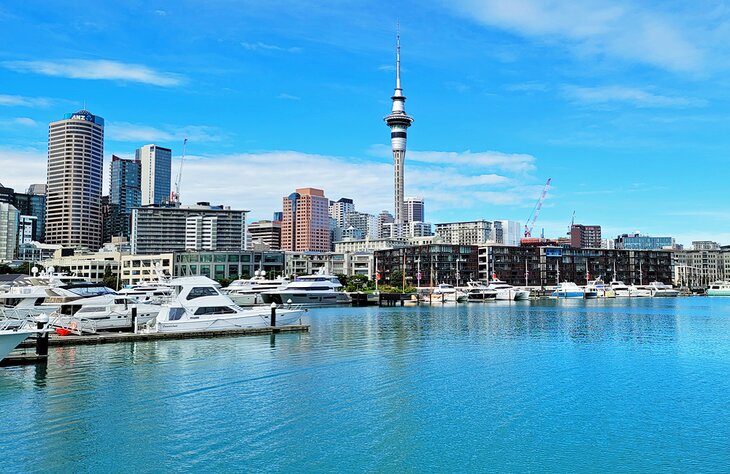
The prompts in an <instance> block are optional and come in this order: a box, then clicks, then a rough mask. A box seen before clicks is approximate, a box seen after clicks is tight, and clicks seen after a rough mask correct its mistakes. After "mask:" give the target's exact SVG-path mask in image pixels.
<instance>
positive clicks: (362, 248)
mask: <svg viewBox="0 0 730 474" xmlns="http://www.w3.org/2000/svg"><path fill="white" fill-rule="evenodd" d="M407 245H408V243H407V242H406V241H405V240H403V239H367V238H366V239H347V240H341V241H338V242H335V243H334V248H335V253H355V252H373V251H375V250H384V249H392V248H397V247H405V246H407Z"/></svg>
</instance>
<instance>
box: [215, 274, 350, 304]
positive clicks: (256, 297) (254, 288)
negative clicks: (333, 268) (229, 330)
mask: <svg viewBox="0 0 730 474" xmlns="http://www.w3.org/2000/svg"><path fill="white" fill-rule="evenodd" d="M338 281H339V280H338ZM289 283H291V280H289V279H288V278H284V277H279V278H276V279H274V280H267V279H266V272H265V271H263V270H256V271H255V272H254V276H253V278H250V279H248V280H235V281H233V282H231V284H230V285H228V286H227V287H226V288H223V289H222V290H221V291H222V292H223V293H224V294H226V295H228V297H229V298H231V300H233V302H234V303H236V304H237V305H239V306H255V305H257V304H263V303H264V299H263V298H262V297H261V293H262V292H264V291H270V290H280V289H284V288H286V286H287V285H288V284H289Z"/></svg>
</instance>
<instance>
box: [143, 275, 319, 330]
mask: <svg viewBox="0 0 730 474" xmlns="http://www.w3.org/2000/svg"><path fill="white" fill-rule="evenodd" d="M170 283H171V286H172V288H173V295H172V299H171V300H170V302H169V303H166V304H163V305H162V306H161V309H160V312H159V314H157V316H156V317H154V318H153V319H152V320H150V321H149V322H148V323H147V324H146V326H145V327H144V328H143V331H144V332H188V331H223V330H235V329H241V328H264V327H269V326H271V308H270V307H264V306H259V307H255V308H241V307H240V306H238V305H236V304H235V303H234V302H233V301H232V300H231V298H230V297H229V296H228V295H225V294H223V293H221V291H220V285H219V284H218V283H217V282H215V281H213V280H211V279H210V278H207V277H203V276H193V277H183V278H176V279H173V280H172V281H171V282H170ZM305 312H306V310H305V309H303V308H301V306H292V305H286V306H283V307H281V308H277V309H276V325H277V326H285V325H289V324H293V323H295V322H297V321H298V320H299V319H300V318H301V317H302V316H303V315H304V313H305Z"/></svg>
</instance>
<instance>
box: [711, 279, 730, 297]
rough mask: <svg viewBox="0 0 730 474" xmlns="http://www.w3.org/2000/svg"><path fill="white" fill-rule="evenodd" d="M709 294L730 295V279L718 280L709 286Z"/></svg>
mask: <svg viewBox="0 0 730 474" xmlns="http://www.w3.org/2000/svg"><path fill="white" fill-rule="evenodd" d="M707 296H730V281H716V282H714V283H711V284H710V286H709V287H708V288H707Z"/></svg>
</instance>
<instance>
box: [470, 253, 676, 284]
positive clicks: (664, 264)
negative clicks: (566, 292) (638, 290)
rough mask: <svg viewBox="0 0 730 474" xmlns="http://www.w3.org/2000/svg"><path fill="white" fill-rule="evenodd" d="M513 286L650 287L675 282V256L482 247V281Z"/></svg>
mask: <svg viewBox="0 0 730 474" xmlns="http://www.w3.org/2000/svg"><path fill="white" fill-rule="evenodd" d="M614 268H615V270H614ZM495 276H496V277H497V278H499V279H500V280H504V281H506V282H507V283H509V284H511V285H519V286H525V285H527V286H534V287H552V286H555V285H557V283H558V281H571V282H574V283H576V284H578V285H585V284H586V283H587V281H588V280H593V279H596V278H599V277H600V278H602V279H603V280H604V281H605V282H610V281H611V280H614V279H615V280H620V281H623V282H624V283H626V284H637V285H640V284H644V285H648V284H649V283H650V282H652V281H661V282H664V283H670V282H672V279H673V253H672V252H671V251H667V250H642V251H638V250H608V249H576V248H570V247H568V246H564V247H542V246H534V247H527V246H521V247H511V246H498V245H486V246H481V247H479V278H480V279H481V280H487V279H492V278H494V277H495Z"/></svg>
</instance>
